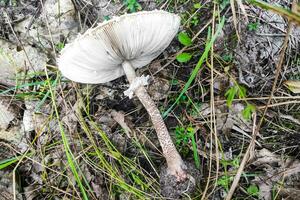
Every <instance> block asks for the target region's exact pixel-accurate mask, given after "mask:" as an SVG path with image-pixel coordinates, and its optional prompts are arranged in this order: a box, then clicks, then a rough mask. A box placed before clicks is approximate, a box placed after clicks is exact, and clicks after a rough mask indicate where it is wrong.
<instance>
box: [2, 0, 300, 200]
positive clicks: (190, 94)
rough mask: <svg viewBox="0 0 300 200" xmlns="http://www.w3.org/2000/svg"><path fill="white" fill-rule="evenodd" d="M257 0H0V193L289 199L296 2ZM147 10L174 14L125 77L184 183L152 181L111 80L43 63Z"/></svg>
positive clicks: (152, 170) (295, 170)
mask: <svg viewBox="0 0 300 200" xmlns="http://www.w3.org/2000/svg"><path fill="white" fill-rule="evenodd" d="M266 2H267V3H263V2H260V1H258V0H256V1H246V2H245V1H233V0H217V1H210V0H206V1H205V0H203V1H202V0H201V1H196V0H167V1H162V0H141V1H137V0H124V1H122V0H113V1H112V0H90V1H89V0H40V1H38V0H0V200H11V199H23V200H31V199H36V200H41V199H47V200H48V199H90V200H96V199H120V200H125V199H214V200H218V199H265V200H269V199H300V161H299V159H300V154H299V152H300V104H299V103H300V96H299V93H300V27H299V25H300V22H299V19H300V14H299V13H300V9H299V5H296V3H295V4H294V5H292V2H291V1H287V0H268V1H266ZM295 2H296V1H295ZM154 9H162V10H166V11H169V12H172V13H176V14H178V15H179V16H180V17H181V26H180V30H179V32H178V35H177V36H176V37H175V38H174V40H173V41H172V43H171V44H170V46H169V47H168V48H167V49H166V50H165V51H164V52H163V53H162V54H161V55H160V56H159V57H158V58H156V59H155V60H154V61H152V62H151V63H150V64H149V65H147V66H146V67H144V68H141V69H138V70H137V73H138V74H144V75H149V76H150V83H149V85H148V86H147V90H148V92H149V94H150V96H151V97H152V98H153V100H154V101H155V103H156V104H157V106H158V108H159V110H160V111H161V114H162V115H163V116H164V119H165V123H166V125H167V127H168V129H169V131H170V134H171V137H172V139H173V142H174V144H175V145H176V148H177V149H178V151H179V153H180V155H181V156H182V158H183V159H184V161H185V162H186V163H187V165H188V166H189V168H191V170H189V171H188V173H190V174H192V175H193V176H194V178H195V179H194V180H195V181H194V184H195V186H196V187H193V188H192V189H191V188H189V186H190V185H189V184H180V183H176V182H175V183H172V184H173V185H172V184H171V183H169V182H164V180H163V177H164V176H165V174H166V173H167V172H166V167H165V166H166V164H165V159H164V157H163V155H162V152H161V147H160V144H159V142H158V140H157V137H156V133H155V131H154V129H153V126H152V123H151V121H150V119H149V116H148V114H147V112H146V110H145V109H144V108H143V106H142V105H141V103H140V102H139V101H138V99H137V98H136V97H134V98H132V99H129V98H128V97H126V96H125V95H124V93H123V92H124V90H126V89H127V88H128V85H129V84H128V82H127V80H126V79H125V78H124V77H121V78H118V79H116V80H114V81H111V82H108V83H105V84H96V85H87V84H78V83H75V82H72V81H70V80H68V79H67V78H65V77H64V76H62V75H61V73H60V71H59V70H58V67H57V62H56V61H57V58H58V57H59V55H60V51H61V50H62V49H63V48H64V46H65V44H67V43H70V42H72V41H73V40H74V39H75V38H76V36H77V35H78V33H81V34H82V33H84V32H85V31H86V30H88V29H89V28H90V27H94V26H96V25H97V24H98V23H101V22H103V21H105V20H108V19H110V18H112V17H113V16H119V15H122V14H124V13H132V12H139V11H142V10H143V11H149V10H154ZM132 28H134V27H132ZM116 116H118V118H116ZM174 184H175V185H174Z"/></svg>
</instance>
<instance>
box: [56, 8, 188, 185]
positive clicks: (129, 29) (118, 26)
mask: <svg viewBox="0 0 300 200" xmlns="http://www.w3.org/2000/svg"><path fill="white" fill-rule="evenodd" d="M179 25H180V17H179V16H178V15H176V14H171V13H168V12H166V11H162V10H155V11H143V12H137V13H134V14H125V15H122V16H120V17H115V18H113V19H111V20H109V21H105V22H103V23H101V24H99V25H98V26H97V27H95V28H91V29H89V30H87V31H86V32H85V33H84V34H83V35H79V36H78V37H77V38H76V39H75V41H74V42H73V43H70V44H68V45H66V47H65V48H64V49H63V50H62V52H61V55H60V57H59V59H58V67H59V69H60V71H61V72H62V74H63V75H64V76H65V77H67V78H68V79H71V80H73V81H76V82H80V83H90V84H97V83H105V82H108V81H112V80H114V79H117V78H119V77H121V76H123V75H124V74H125V75H126V77H127V79H128V81H129V83H130V87H129V89H128V90H127V91H125V92H124V93H125V94H126V95H128V96H129V97H130V98H131V97H132V95H133V93H134V94H135V95H136V96H137V97H138V98H139V100H140V101H141V103H142V104H143V105H144V107H145V109H146V110H147V112H148V113H149V115H150V117H151V120H152V123H153V126H154V129H155V130H156V133H157V136H158V139H159V142H160V145H161V147H162V150H163V154H164V157H165V158H166V161H167V165H168V172H169V173H170V174H172V175H174V176H176V178H177V181H184V180H185V179H186V178H187V173H186V171H185V169H186V166H185V164H184V162H183V161H182V159H181V157H180V155H179V153H178V151H177V150H176V147H175V145H174V143H173V142H172V139H171V137H170V135H169V132H168V129H167V127H166V125H165V123H164V121H163V118H162V116H161V115H160V112H159V110H158V109H157V107H156V105H155V103H154V102H153V100H152V99H151V97H150V96H149V94H148V93H147V90H146V89H145V87H144V85H146V84H147V78H148V77H144V76H141V77H137V76H136V73H135V69H137V68H141V67H143V66H145V65H147V64H149V63H150V62H151V61H152V60H153V59H155V58H156V57H158V56H159V55H160V54H161V53H162V51H163V50H164V49H165V48H167V46H169V44H170V43H171V41H172V39H173V38H174V36H175V35H176V34H177V32H178V28H179Z"/></svg>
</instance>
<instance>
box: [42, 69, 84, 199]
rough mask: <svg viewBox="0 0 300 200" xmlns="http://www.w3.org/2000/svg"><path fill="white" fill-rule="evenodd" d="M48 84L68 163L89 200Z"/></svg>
mask: <svg viewBox="0 0 300 200" xmlns="http://www.w3.org/2000/svg"><path fill="white" fill-rule="evenodd" d="M46 76H47V79H48V80H50V79H49V77H48V74H47V72H46ZM58 77H59V76H58ZM47 82H49V84H48V86H49V91H50V94H51V100H52V105H53V108H54V111H55V115H56V118H57V121H58V125H59V129H60V133H61V137H62V141H63V145H64V149H65V153H66V156H67V161H68V164H69V167H70V169H71V171H72V173H73V175H74V177H75V180H76V182H77V184H78V186H79V188H80V191H81V194H82V196H83V199H85V200H89V198H88V196H87V193H86V191H85V188H84V186H83V183H82V181H81V179H80V176H79V174H78V172H77V168H76V166H77V163H76V160H75V158H74V155H73V154H72V152H71V149H70V145H69V142H68V139H67V137H66V134H65V131H64V127H63V125H62V123H61V121H60V117H59V112H58V109H57V106H56V102H55V99H56V98H55V95H54V92H53V89H52V85H51V84H50V81H47Z"/></svg>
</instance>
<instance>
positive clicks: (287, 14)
mask: <svg viewBox="0 0 300 200" xmlns="http://www.w3.org/2000/svg"><path fill="white" fill-rule="evenodd" d="M249 2H250V3H251V4H254V5H257V6H259V7H261V8H263V9H266V10H271V11H273V12H275V13H277V14H279V15H282V16H285V17H287V18H289V19H290V20H292V21H295V22H297V23H298V24H300V15H299V14H298V13H296V12H292V11H291V10H288V9H285V8H283V7H280V6H275V5H272V4H268V3H266V2H264V1H260V0H250V1H249Z"/></svg>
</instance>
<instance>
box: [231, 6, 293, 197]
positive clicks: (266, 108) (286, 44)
mask: <svg viewBox="0 0 300 200" xmlns="http://www.w3.org/2000/svg"><path fill="white" fill-rule="evenodd" d="M294 1H295V0H294ZM291 28H292V22H291V21H289V23H288V30H287V33H286V35H285V38H284V43H283V48H282V51H281V54H280V60H279V62H278V65H277V66H276V75H275V80H274V82H273V86H272V91H271V94H270V97H269V99H268V102H267V105H266V107H265V109H264V112H263V115H262V117H261V119H260V121H259V123H258V125H257V127H256V128H254V127H255V123H254V124H253V130H254V131H253V135H252V140H251V143H250V145H249V146H248V148H247V151H246V153H245V155H244V158H243V160H242V163H241V165H240V167H239V169H238V172H237V174H236V176H235V177H234V180H233V183H232V185H231V187H230V190H229V192H228V194H227V196H226V200H230V199H231V197H232V195H233V193H234V191H235V189H236V187H237V184H238V182H239V180H240V177H241V173H242V172H243V170H244V167H245V164H246V162H247V161H248V157H249V154H250V150H251V149H253V148H254V145H255V142H254V141H255V136H256V134H257V133H258V131H259V129H260V127H261V125H262V123H263V121H264V116H265V115H266V113H267V110H268V107H269V105H270V103H271V100H272V98H273V94H274V92H275V90H276V86H277V81H278V78H279V75H280V71H281V68H282V64H283V60H284V56H285V51H286V48H287V46H288V41H289V35H290V32H291ZM255 121H256V119H255V118H254V122H255Z"/></svg>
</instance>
